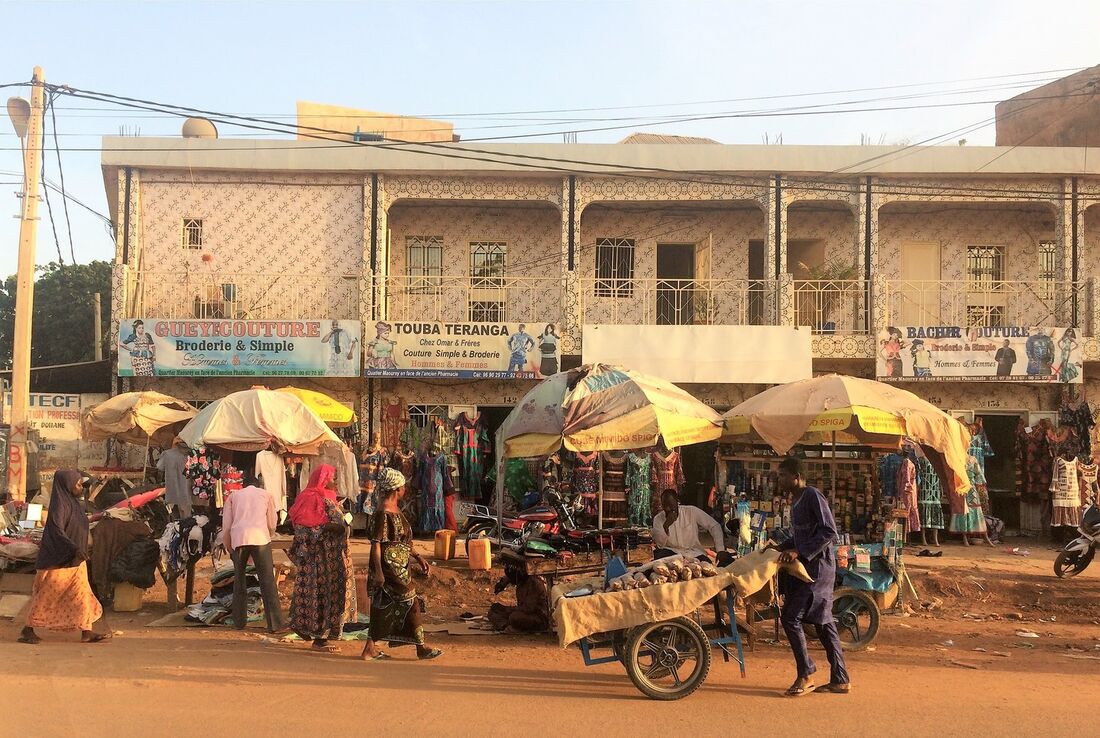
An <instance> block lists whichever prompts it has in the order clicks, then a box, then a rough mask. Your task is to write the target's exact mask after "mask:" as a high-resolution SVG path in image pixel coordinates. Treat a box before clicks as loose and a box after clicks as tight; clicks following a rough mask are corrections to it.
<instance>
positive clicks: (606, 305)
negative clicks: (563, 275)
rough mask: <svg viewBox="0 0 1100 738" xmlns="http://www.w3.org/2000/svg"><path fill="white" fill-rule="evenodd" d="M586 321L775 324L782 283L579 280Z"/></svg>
mask: <svg viewBox="0 0 1100 738" xmlns="http://www.w3.org/2000/svg"><path fill="white" fill-rule="evenodd" d="M579 283H580V285H579V287H580V303H581V321H582V323H585V324H623V325H772V324H774V323H775V321H776V316H777V315H778V310H777V304H778V302H777V299H778V297H777V295H778V282H776V281H774V280H755V279H597V278H586V279H581V280H579Z"/></svg>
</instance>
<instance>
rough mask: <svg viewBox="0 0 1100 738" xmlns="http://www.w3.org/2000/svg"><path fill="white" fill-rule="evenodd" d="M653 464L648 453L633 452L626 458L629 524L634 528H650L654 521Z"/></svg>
mask: <svg viewBox="0 0 1100 738" xmlns="http://www.w3.org/2000/svg"><path fill="white" fill-rule="evenodd" d="M651 463H652V460H651V459H650V456H649V454H648V453H640V454H639V453H634V452H631V453H629V454H627V457H626V490H627V491H626V500H627V504H626V509H627V522H628V523H629V524H630V527H632V528H648V527H649V523H650V521H651V520H653V505H652V502H651V499H652V497H653V492H652V489H653V488H652V487H651V486H650V485H651V480H650V471H649V467H650V464H651Z"/></svg>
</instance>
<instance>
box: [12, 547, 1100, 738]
mask: <svg viewBox="0 0 1100 738" xmlns="http://www.w3.org/2000/svg"><path fill="white" fill-rule="evenodd" d="M1013 545H1024V546H1027V547H1029V548H1030V550H1031V553H1032V555H1031V556H1030V557H1026V558H1024V557H1019V556H1014V555H1011V554H1009V553H1007V552H1006V550H1005V548H1004V547H998V548H997V549H989V548H988V547H985V548H974V549H972V550H969V551H966V550H963V549H961V548H960V547H957V546H948V547H946V548H945V549H944V551H945V552H946V553H945V556H944V557H942V558H939V559H917V558H910V560H909V561H910V571H911V574H912V575H913V578H914V580H915V581H916V583H917V586H918V588H919V589H920V590H921V594H922V600H925V601H936V602H937V605H936V607H935V608H933V609H932V610H931V611H928V612H920V613H917V614H914V615H912V616H910V617H905V618H902V617H886V618H884V620H883V627H882V631H881V633H880V636H879V639H878V641H877V643H876V646H875V648H874V650H872V651H867V652H863V653H856V654H851V655H850V656H849V669H850V671H851V672H852V678H853V683H854V685H855V692H854V693H853V694H851V695H849V696H844V697H842V696H837V695H825V694H821V695H809V696H807V697H804V698H801V699H797V700H790V699H784V698H781V697H780V696H779V692H780V691H781V690H782V689H783V688H785V687H786V686H787V685H788V684H789V683H790V682H791V680H792V678H793V667H792V663H791V659H790V655H789V651H788V650H787V649H786V646H785V644H782V643H779V644H768V643H761V644H759V645H758V646H757V648H756V651H755V652H751V653H748V654H747V671H748V673H747V677H746V678H741V676H740V674H739V671H738V669H737V666H736V664H733V663H729V664H726V663H723V662H722V661H721V659H720V658H716V659H715V662H714V665H713V666H712V669H711V673H710V677H709V679H708V680H707V682H706V684H705V685H704V686H703V688H702V689H700V691H699V692H697V693H696V694H695V695H693V696H691V697H689V698H688V699H687V700H684V701H681V702H676V703H671V704H665V703H658V702H653V701H650V700H647V699H645V698H644V697H642V696H641V694H640V693H639V692H637V691H636V690H635V689H634V687H633V686H632V685H631V683H630V681H629V680H628V679H627V677H626V675H625V673H624V672H623V669H622V668H621V667H620V666H618V665H605V666H599V667H593V668H585V667H584V666H583V664H582V662H581V658H580V654H579V652H577V651H576V650H575V649H568V650H563V649H560V648H559V647H558V646H557V643H556V641H555V640H553V639H552V638H551V637H549V636H543V637H525V638H520V637H511V636H496V635H489V636H461V637H449V636H442V637H433V638H432V641H433V644H434V645H438V646H440V647H442V648H443V649H444V650H445V651H446V653H445V655H444V657H443V658H441V659H439V660H438V661H435V662H430V663H418V662H416V661H415V660H414V657H413V653H412V651H411V649H398V650H396V651H394V652H393V653H394V656H395V659H394V660H393V661H390V662H385V663H363V662H361V661H358V660H356V659H355V655H356V654H357V653H358V651H359V647H358V645H357V644H355V643H348V644H344V645H343V646H342V653H341V654H339V655H326V654H319V653H314V652H310V651H309V650H308V649H307V648H306V647H305V646H304V645H302V644H287V643H279V642H276V641H271V640H270V639H268V638H266V637H264V636H263V635H262V634H260V633H258V632H246V633H241V634H238V633H235V632H233V631H229V630H226V629H223V628H172V629H165V628H146V627H143V626H144V623H147V622H149V621H151V620H153V619H155V618H157V617H160V616H161V615H163V613H164V608H163V605H160V604H158V603H161V602H163V592H162V591H158V590H151V591H150V592H149V593H147V597H146V606H145V608H144V609H143V610H142V612H140V613H133V614H111V615H109V617H110V623H111V626H112V627H113V628H114V629H115V630H116V631H119V632H120V634H119V635H118V636H117V637H116V638H115V639H114V640H113V641H112V642H109V643H105V644H97V645H88V646H86V645H81V644H79V643H77V642H76V639H75V636H73V635H71V634H45V635H47V637H48V640H47V641H45V642H44V643H43V644H42V645H39V646H33V647H32V646H25V645H22V644H17V643H15V642H14V639H15V636H16V634H17V625H16V624H15V623H13V622H12V621H0V664H2V665H3V670H4V674H5V678H4V686H3V689H2V690H0V711H2V713H3V714H4V715H5V720H4V721H3V723H0V738H7V736H35V737H37V736H42V737H43V738H45V737H48V736H72V735H79V736H86V737H87V738H94V737H97V736H119V737H121V738H127V737H129V736H175V735H197V734H202V733H208V734H214V735H244V736H253V735H256V736H259V735H290V734H292V731H294V732H296V733H298V732H307V733H308V732H310V731H314V732H316V731H323V732H324V733H326V734H328V733H334V732H336V731H339V732H341V733H345V732H347V731H349V730H350V731H351V732H352V733H353V734H363V735H398V734H400V735H403V736H408V735H433V736H452V735H453V736H469V735H471V734H475V733H476V734H480V735H488V736H497V735H505V734H514V733H515V731H517V730H518V731H521V732H520V734H521V735H524V734H530V733H532V732H534V731H553V732H555V733H560V732H566V731H567V732H570V733H571V732H574V731H581V730H583V731H585V732H590V731H592V732H595V731H598V732H599V733H600V734H601V735H603V736H620V735H622V736H626V735H630V736H649V735H654V736H657V735H660V736H668V735H676V736H678V735H687V734H698V735H713V734H714V733H715V732H716V731H723V732H725V731H730V732H731V733H737V734H746V733H748V734H753V733H755V734H763V733H769V734H772V735H780V736H786V735H794V734H795V732H796V731H799V732H802V731H805V730H806V729H812V730H814V731H815V732H816V733H817V734H820V735H825V736H832V735H845V736H853V735H876V734H884V733H887V732H889V733H899V732H900V733H901V734H905V735H913V734H918V733H927V734H929V735H966V734H971V735H975V734H977V735H986V736H1000V735H1005V736H1008V735H1012V736H1030V735H1036V736H1038V735H1066V734H1069V733H1071V732H1073V733H1079V732H1081V730H1082V726H1085V725H1087V724H1088V721H1089V720H1090V719H1091V717H1090V716H1091V715H1092V714H1094V713H1095V712H1096V711H1097V710H1098V709H1100V689H1098V685H1100V566H1095V567H1093V568H1092V569H1091V570H1090V571H1088V572H1086V573H1085V574H1084V575H1082V576H1081V577H1079V578H1078V579H1076V580H1057V579H1055V577H1054V576H1053V574H1052V573H1051V570H1050V565H1051V561H1052V560H1053V556H1054V554H1053V553H1052V552H1051V551H1049V550H1045V549H1044V548H1042V547H1040V546H1037V545H1035V544H1034V542H1032V543H1031V544H1027V543H1025V544H1013ZM356 554H357V555H356V558H357V560H360V559H361V558H362V555H363V552H362V549H361V548H358V547H357V550H356ZM454 564H457V565H458V566H454ZM461 565H462V562H461V561H459V562H452V567H451V568H448V567H446V566H440V567H439V570H438V571H437V573H436V574H435V575H434V577H433V581H432V584H431V585H430V586H429V587H427V591H428V593H429V599H430V606H431V614H432V616H433V619H440V618H442V619H446V618H449V617H452V616H453V615H454V614H455V613H457V612H459V611H461V610H462V609H470V610H471V611H481V610H484V607H485V604H486V603H487V602H488V601H489V597H490V596H491V595H490V593H489V591H488V590H489V588H490V587H491V583H490V580H491V578H492V577H491V576H489V575H487V574H486V573H480V574H478V575H476V576H473V577H471V576H470V574H469V573H468V572H466V571H465V570H463V569H461V568H460V567H461ZM200 589H201V588H200ZM933 598H935V600H933ZM1052 618H1053V619H1052ZM1021 628H1024V629H1028V630H1031V631H1034V632H1036V633H1038V634H1039V636H1040V637H1039V638H1023V637H1020V636H1017V635H1016V631H1017V630H1020V629H1021ZM976 649H985V651H984V652H983V651H979V650H976ZM994 652H998V653H1000V654H1007V655H1003V656H1002V655H996V654H994ZM1086 732H1087V731H1086Z"/></svg>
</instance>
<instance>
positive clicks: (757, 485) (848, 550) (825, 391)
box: [718, 375, 970, 591]
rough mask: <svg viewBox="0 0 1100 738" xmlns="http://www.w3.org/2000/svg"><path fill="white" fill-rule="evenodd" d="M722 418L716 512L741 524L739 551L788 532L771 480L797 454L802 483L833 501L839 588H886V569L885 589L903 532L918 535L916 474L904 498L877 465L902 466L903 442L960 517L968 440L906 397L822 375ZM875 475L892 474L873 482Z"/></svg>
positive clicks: (939, 414) (895, 571)
mask: <svg viewBox="0 0 1100 738" xmlns="http://www.w3.org/2000/svg"><path fill="white" fill-rule="evenodd" d="M723 417H724V420H725V424H726V426H725V427H726V430H725V433H724V435H723V441H724V442H725V443H726V444H727V445H726V446H725V447H724V449H725V450H724V451H723V452H721V453H720V454H719V458H718V461H719V464H721V465H724V466H725V468H724V469H723V468H720V469H719V471H720V472H723V474H724V477H725V481H726V486H725V494H724V495H723V504H724V505H725V507H726V510H727V515H728V516H729V517H731V518H737V519H738V521H739V522H740V523H741V524H740V528H741V542H742V544H743V546H745V547H746V548H749V549H751V548H756V547H759V546H761V545H763V543H764V542H765V541H766V540H767V538H768V537H769V535H771V533H770V531H774V530H776V529H781V528H784V527H786V525H787V524H788V522H789V510H788V509H787V507H786V505H785V503H784V502H783V500H782V499H781V497H780V495H779V490H778V487H777V483H776V470H777V468H778V464H779V461H780V460H781V457H782V456H784V455H786V454H787V453H788V452H789V451H790V450H791V449H792V448H793V447H794V446H796V445H799V446H800V447H801V451H802V453H803V454H804V455H805V456H806V457H807V459H806V464H807V470H808V476H809V478H808V480H807V481H808V482H809V483H810V484H812V485H813V486H816V487H818V488H820V489H821V490H822V492H824V493H825V494H826V496H827V497H829V499H830V501H831V504H832V507H833V511H834V514H835V515H836V518H837V523H838V527H839V529H840V531H839V532H840V535H841V540H840V541H839V542H838V550H837V555H838V564H839V567H838V568H840V569H841V576H842V577H844V581H845V583H847V584H850V585H852V586H854V587H856V588H861V589H862V588H866V589H872V590H874V591H883V589H884V588H888V587H886V586H885V585H884V584H883V582H882V577H881V576H878V577H876V576H875V573H876V568H877V569H878V571H879V574H880V575H881V574H882V570H883V569H885V570H886V571H887V572H889V575H890V577H891V579H892V580H894V579H900V578H901V576H900V575H901V572H902V563H901V551H902V549H903V547H904V543H905V535H906V530H907V529H911V528H912V527H914V526H915V527H916V528H917V529H918V530H919V517H918V516H917V514H916V510H914V506H915V505H917V504H918V496H917V493H916V478H915V477H916V474H915V472H916V468H917V464H916V463H914V464H913V472H912V474H911V476H910V477H907V479H909V480H911V485H909V484H906V485H903V486H904V487H905V489H903V488H902V487H899V486H898V479H899V477H898V476H897V473H898V467H895V466H893V465H890V464H887V465H882V464H880V462H881V458H882V456H883V455H887V456H890V455H892V456H896V457H898V459H899V463H901V462H903V461H908V458H907V457H906V456H905V455H904V454H902V453H899V451H903V450H904V449H903V448H902V444H903V442H904V441H905V440H906V439H908V440H909V441H911V444H912V449H913V456H914V458H919V459H923V460H924V461H925V462H927V464H928V466H929V468H931V469H933V470H934V476H935V477H936V478H937V480H938V482H939V483H940V484H942V487H943V489H945V490H947V493H948V494H947V497H948V499H947V503H948V505H949V506H950V508H951V509H952V510H964V511H965V502H964V495H965V494H966V493H967V492H968V491H969V489H970V482H969V479H968V475H967V471H966V466H967V455H968V454H967V450H968V448H969V446H970V432H969V430H968V429H967V428H966V427H965V426H964V425H963V424H961V423H959V422H958V421H957V420H955V419H954V418H951V417H950V416H949V415H947V414H946V413H944V412H943V411H941V410H939V409H938V408H936V407H934V406H932V405H930V404H929V403H927V402H925V401H923V400H921V399H920V398H918V397H916V396H915V395H913V394H911V393H909V392H905V391H904V390H899V389H897V388H896V387H893V386H890V385H885V384H882V383H879V382H874V381H871V380H863V379H856V378H854V377H847V376H840V375H828V376H823V377H817V378H814V379H809V380H803V381H800V382H793V383H791V384H787V385H780V386H777V387H773V388H771V389H769V390H767V391H765V392H762V393H761V394H759V395H757V396H755V397H753V398H752V399H750V400H747V401H746V402H743V403H741V404H740V405H738V406H737V407H735V408H733V409H732V410H730V411H729V412H727V413H726V414H725V415H724V416H723ZM918 453H919V457H917V454H918ZM880 468H889V469H890V470H891V471H890V472H889V474H887V475H885V476H882V477H881V478H880V473H879V471H880ZM738 485H740V488H739V486H738ZM746 516H747V517H748V521H749V522H748V525H747V526H746V525H745V523H744V522H743V521H744V519H745V517H746ZM746 527H747V528H748V530H746ZM876 561H877V562H878V566H877V567H876V563H875V562H876ZM848 571H851V574H848V573H847V572H848ZM891 583H893V582H892V581H891ZM861 584H862V586H861Z"/></svg>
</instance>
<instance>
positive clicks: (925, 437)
mask: <svg viewBox="0 0 1100 738" xmlns="http://www.w3.org/2000/svg"><path fill="white" fill-rule="evenodd" d="M723 418H724V420H725V426H726V431H725V434H724V435H725V436H727V437H730V438H745V439H753V438H756V439H760V440H763V441H765V442H766V443H767V444H768V445H770V446H771V447H772V448H773V449H774V450H775V451H776V453H779V454H786V453H787V452H788V451H790V450H791V447H793V446H794V445H795V444H797V443H815V442H823V441H828V440H830V439H831V440H832V441H833V446H834V449H835V445H836V442H837V440H840V441H843V442H854V443H861V444H866V445H870V446H876V447H880V448H887V447H894V448H896V447H897V446H898V443H899V442H900V440H901V439H902V438H911V439H912V440H913V441H915V442H917V443H919V444H921V446H923V447H924V448H925V450H926V451H927V450H928V449H931V450H932V451H933V452H935V453H933V454H929V461H931V462H932V463H933V465H934V466H936V467H937V471H938V472H939V473H940V475H941V476H942V477H943V478H944V481H945V482H946V483H947V487H948V489H950V490H952V491H954V492H955V493H956V494H957V495H959V496H961V495H964V494H965V493H966V491H967V490H969V489H970V481H969V479H968V477H967V474H966V460H967V453H968V448H969V446H970V431H969V430H967V428H966V426H964V425H963V424H962V423H960V422H959V421H957V420H955V419H954V418H952V417H951V416H950V415H948V414H947V413H945V412H943V411H942V410H940V409H939V408H937V407H936V406H935V405H932V404H931V403H928V402H925V401H924V400H922V399H920V398H919V397H917V396H916V395H914V394H913V393H912V392H906V391H905V390H903V389H899V388H897V387H895V386H894V385H889V384H884V383H882V382H876V381H873V380H870V379H857V378H856V377H847V376H843V375H839V374H829V375H826V376H822V377H815V378H813V379H803V380H801V381H798V382H791V383H789V384H782V385H778V386H776V387H772V388H771V389H768V390H765V391H764V392H761V393H760V394H758V395H756V396H755V397H752V398H750V399H748V400H746V401H745V402H742V403H741V404H740V405H738V406H737V407H735V408H733V409H732V410H730V411H729V412H727V413H726V414H725V415H724V416H723Z"/></svg>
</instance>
